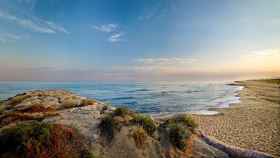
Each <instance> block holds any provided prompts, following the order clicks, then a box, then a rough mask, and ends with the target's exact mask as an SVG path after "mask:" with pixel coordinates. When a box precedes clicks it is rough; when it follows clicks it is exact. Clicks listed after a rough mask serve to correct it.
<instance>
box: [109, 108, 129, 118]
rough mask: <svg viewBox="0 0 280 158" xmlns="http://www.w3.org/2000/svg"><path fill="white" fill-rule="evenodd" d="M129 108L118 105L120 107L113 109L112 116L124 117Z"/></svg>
mask: <svg viewBox="0 0 280 158" xmlns="http://www.w3.org/2000/svg"><path fill="white" fill-rule="evenodd" d="M129 112H130V111H129V109H128V108H126V107H120V108H117V109H116V110H115V111H114V114H113V115H114V116H121V117H124V116H126V115H128V114H129Z"/></svg>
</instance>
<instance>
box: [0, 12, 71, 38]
mask: <svg viewBox="0 0 280 158" xmlns="http://www.w3.org/2000/svg"><path fill="white" fill-rule="evenodd" d="M0 18H1V19H5V20H8V21H12V22H14V23H16V24H17V25H19V26H21V27H24V28H27V29H30V30H32V31H35V32H39V33H47V34H54V33H58V32H62V33H66V34H69V32H68V31H67V30H66V29H65V28H64V27H62V26H59V25H57V24H55V23H53V22H51V21H46V20H42V19H39V18H36V17H33V16H30V17H29V18H20V17H17V16H14V15H11V14H9V13H5V12H2V11H1V10H0Z"/></svg>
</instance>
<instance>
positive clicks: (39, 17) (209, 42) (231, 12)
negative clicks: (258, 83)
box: [0, 0, 280, 81]
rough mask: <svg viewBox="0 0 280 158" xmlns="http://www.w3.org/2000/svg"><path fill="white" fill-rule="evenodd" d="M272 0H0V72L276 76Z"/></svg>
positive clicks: (10, 75) (94, 76) (81, 77)
mask: <svg viewBox="0 0 280 158" xmlns="http://www.w3.org/2000/svg"><path fill="white" fill-rule="evenodd" d="M279 61H280V1H279V0H211V1H210V0H139V1H138V0H0V80H3V81H14V80H16V81H18V80H32V81H91V80H98V81H154V80H155V81H158V80H172V81H173V80H176V81H177V80H183V81H184V80H204V79H209V80H216V79H230V80H235V79H237V78H250V77H275V76H276V77H277V76H280V62H279Z"/></svg>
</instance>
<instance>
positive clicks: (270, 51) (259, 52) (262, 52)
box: [250, 48, 280, 56]
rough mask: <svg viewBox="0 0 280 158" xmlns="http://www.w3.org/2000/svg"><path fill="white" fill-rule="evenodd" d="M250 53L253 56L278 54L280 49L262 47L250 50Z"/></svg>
mask: <svg viewBox="0 0 280 158" xmlns="http://www.w3.org/2000/svg"><path fill="white" fill-rule="evenodd" d="M250 55H254V56H273V55H280V49H276V48H275V49H263V50H255V51H252V52H251V54H250Z"/></svg>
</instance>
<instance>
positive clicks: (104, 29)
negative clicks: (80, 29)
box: [92, 24, 118, 33]
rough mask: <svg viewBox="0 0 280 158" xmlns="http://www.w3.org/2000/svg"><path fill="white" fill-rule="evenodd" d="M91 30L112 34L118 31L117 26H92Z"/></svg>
mask: <svg viewBox="0 0 280 158" xmlns="http://www.w3.org/2000/svg"><path fill="white" fill-rule="evenodd" d="M92 28H93V29H95V30H97V31H100V32H106V33H112V32H115V31H116V30H117V29H118V25H117V24H106V25H101V26H96V25H94V26H92Z"/></svg>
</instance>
